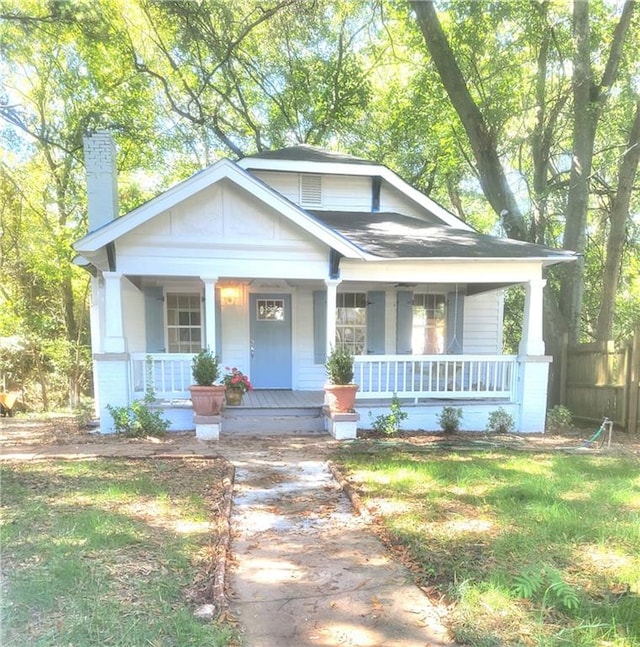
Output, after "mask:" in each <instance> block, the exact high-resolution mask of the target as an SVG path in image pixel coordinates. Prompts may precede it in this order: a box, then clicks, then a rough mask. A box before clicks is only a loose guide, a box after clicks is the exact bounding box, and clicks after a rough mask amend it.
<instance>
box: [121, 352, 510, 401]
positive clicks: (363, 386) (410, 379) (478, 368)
mask: <svg viewBox="0 0 640 647" xmlns="http://www.w3.org/2000/svg"><path fill="white" fill-rule="evenodd" d="M192 357H193V355H191V354H189V353H157V354H147V353H132V355H131V378H132V382H131V383H132V384H133V389H134V396H135V397H137V398H138V397H139V398H142V397H144V394H145V391H146V390H147V388H150V387H151V388H153V391H154V393H155V396H156V397H157V398H160V399H163V400H168V401H170V402H171V401H173V400H183V399H187V398H189V385H190V384H191V383H192V377H191V359H192ZM354 371H355V375H354V381H355V382H356V383H357V384H358V385H359V386H360V390H359V391H358V398H360V399H373V398H390V397H393V395H394V394H396V395H397V396H398V397H400V398H414V399H416V400H417V399H419V398H451V399H463V398H464V399H482V398H501V399H508V400H514V399H515V384H516V379H517V374H518V371H517V362H516V357H515V356H513V355H358V356H356V357H355V362H354ZM320 387H321V384H319V385H318V388H320Z"/></svg>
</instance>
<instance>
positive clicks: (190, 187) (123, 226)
mask: <svg viewBox="0 0 640 647" xmlns="http://www.w3.org/2000/svg"><path fill="white" fill-rule="evenodd" d="M223 179H228V180H230V181H231V182H233V183H234V184H236V185H237V186H239V187H241V188H243V189H245V190H246V191H248V192H250V193H251V195H253V196H254V197H256V198H258V199H259V200H262V201H263V202H264V203H266V204H268V205H269V206H271V207H273V208H274V209H276V210H277V211H278V212H279V213H281V214H283V215H284V216H286V217H288V218H289V220H291V221H292V222H294V223H296V224H298V225H299V226H301V227H302V228H304V229H305V230H306V231H308V232H309V233H310V234H312V235H314V236H315V237H316V238H318V239H319V240H322V241H323V242H325V243H326V244H327V245H328V246H329V247H331V248H333V249H335V250H336V251H338V252H340V253H341V254H342V255H344V256H347V257H352V258H359V257H362V256H363V253H362V251H361V250H360V249H359V248H358V247H357V246H356V245H354V244H353V243H351V242H350V241H348V240H347V239H346V238H344V237H343V236H342V234H340V233H338V232H337V231H334V230H332V229H330V228H328V227H326V225H324V224H323V223H321V222H320V221H319V220H317V219H316V218H314V217H313V216H312V215H311V214H310V213H308V212H306V211H305V210H304V209H301V208H300V207H298V206H297V205H295V204H293V202H291V201H290V200H288V199H287V198H285V197H284V196H282V195H281V194H280V193H278V192H277V191H275V190H273V189H272V188H271V187H269V186H268V185H267V184H265V183H264V182H262V181H261V180H260V179H258V178H256V177H255V176H254V175H252V174H251V173H248V172H247V171H245V170H244V169H242V168H241V167H240V166H238V165H237V164H236V163H234V162H232V161H230V160H227V159H223V160H220V161H219V162H216V163H215V164H213V165H212V166H210V167H208V168H206V169H204V170H203V171H200V172H198V173H196V174H195V175H192V176H191V177H190V178H188V179H186V180H184V181H183V182H180V183H179V184H176V185H174V186H173V187H171V188H170V189H168V190H167V191H165V192H164V193H161V194H160V195H158V196H156V197H155V198H153V199H151V200H149V201H148V202H146V203H144V204H143V205H141V206H139V207H137V208H136V209H134V210H133V211H130V212H129V213H127V214H125V215H123V216H120V217H119V218H116V219H115V220H112V221H111V222H109V223H107V224H105V225H103V226H102V227H99V228H98V229H96V230H94V231H92V232H89V233H88V234H87V235H86V236H84V237H83V238H81V239H80V240H78V241H77V242H76V243H74V245H73V247H74V249H75V250H76V251H78V252H79V253H81V254H90V253H93V252H96V251H97V250H99V249H101V248H103V247H105V246H106V245H109V244H110V243H112V242H114V241H115V240H117V239H118V238H120V237H121V236H123V235H125V234H127V233H128V232H130V231H132V230H133V229H135V228H136V227H139V226H140V225H142V224H144V223H146V222H148V221H149V220H151V219H152V218H154V217H155V216H157V215H159V214H161V213H163V212H165V211H167V210H168V209H171V208H172V207H173V206H175V205H176V204H178V203H180V202H182V201H184V200H186V199H188V198H190V197H191V196H193V195H195V194H196V193H198V192H200V191H202V190H203V189H206V188H207V187H209V186H211V185H213V184H215V183H216V182H219V181H221V180H223Z"/></svg>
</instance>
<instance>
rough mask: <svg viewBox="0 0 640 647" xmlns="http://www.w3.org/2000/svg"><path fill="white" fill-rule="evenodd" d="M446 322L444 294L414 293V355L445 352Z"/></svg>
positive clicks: (412, 340) (412, 342) (412, 343)
mask: <svg viewBox="0 0 640 647" xmlns="http://www.w3.org/2000/svg"><path fill="white" fill-rule="evenodd" d="M445 324H446V317H445V297H444V295H443V294H414V295H413V325H412V331H411V352H412V353H413V354H414V355H439V354H442V353H444V348H445V335H446V328H445Z"/></svg>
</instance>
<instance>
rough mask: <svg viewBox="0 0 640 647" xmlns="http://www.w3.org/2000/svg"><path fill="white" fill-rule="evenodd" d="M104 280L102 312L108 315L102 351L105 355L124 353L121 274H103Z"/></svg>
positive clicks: (105, 322)
mask: <svg viewBox="0 0 640 647" xmlns="http://www.w3.org/2000/svg"><path fill="white" fill-rule="evenodd" d="M102 276H103V278H104V312H105V313H107V312H108V313H109V314H108V316H105V321H104V340H103V347H102V350H103V352H105V353H124V352H126V350H127V349H126V343H125V338H124V325H123V321H122V274H121V273H120V272H103V273H102Z"/></svg>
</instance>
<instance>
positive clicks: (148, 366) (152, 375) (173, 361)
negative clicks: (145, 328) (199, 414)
mask: <svg viewBox="0 0 640 647" xmlns="http://www.w3.org/2000/svg"><path fill="white" fill-rule="evenodd" d="M192 359H193V355H192V354H191V353H153V354H150V353H131V383H132V384H133V394H134V397H136V398H143V397H144V395H145V392H146V391H147V389H149V388H151V389H153V392H154V394H155V397H156V398H159V399H161V400H168V401H169V402H172V401H174V400H185V399H187V398H189V397H190V395H189V385H190V384H193V378H192V377H191V360H192Z"/></svg>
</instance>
